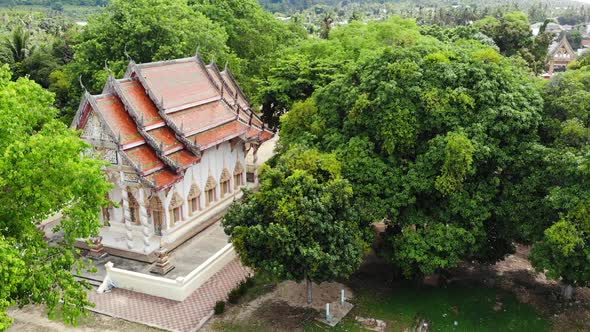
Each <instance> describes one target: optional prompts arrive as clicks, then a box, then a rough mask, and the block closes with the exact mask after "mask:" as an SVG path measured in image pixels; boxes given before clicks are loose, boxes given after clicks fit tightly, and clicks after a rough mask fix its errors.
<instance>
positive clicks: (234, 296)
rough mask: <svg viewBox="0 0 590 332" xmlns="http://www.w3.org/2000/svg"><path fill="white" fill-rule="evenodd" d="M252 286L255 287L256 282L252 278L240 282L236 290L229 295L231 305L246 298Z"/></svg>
mask: <svg viewBox="0 0 590 332" xmlns="http://www.w3.org/2000/svg"><path fill="white" fill-rule="evenodd" d="M252 286H254V280H253V279H252V277H248V278H246V280H244V281H242V282H240V284H239V285H238V286H236V288H234V289H232V290H231V291H230V292H229V294H227V302H229V303H231V304H236V303H238V301H239V299H240V298H241V297H242V296H244V295H245V294H246V292H247V291H248V289H249V288H251V287H252Z"/></svg>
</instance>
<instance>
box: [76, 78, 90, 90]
mask: <svg viewBox="0 0 590 332" xmlns="http://www.w3.org/2000/svg"><path fill="white" fill-rule="evenodd" d="M78 82H79V83H80V87H81V88H82V90H84V92H88V89H86V87H85V86H84V83H82V75H80V76H78Z"/></svg>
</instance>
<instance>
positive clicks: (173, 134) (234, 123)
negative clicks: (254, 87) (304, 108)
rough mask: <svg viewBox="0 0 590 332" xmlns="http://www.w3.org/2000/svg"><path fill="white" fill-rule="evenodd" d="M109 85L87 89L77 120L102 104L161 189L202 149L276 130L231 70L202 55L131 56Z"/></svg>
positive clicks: (139, 166) (138, 164)
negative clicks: (95, 92)
mask: <svg viewBox="0 0 590 332" xmlns="http://www.w3.org/2000/svg"><path fill="white" fill-rule="evenodd" d="M138 75H140V76H138ZM105 91H110V93H108V94H105V95H99V96H96V97H92V96H88V95H87V97H85V98H87V99H85V100H88V102H87V103H85V104H83V105H81V107H80V110H79V111H78V113H79V114H77V115H76V119H75V120H74V121H75V124H76V126H77V127H78V128H80V127H84V126H85V125H86V120H85V119H87V118H88V115H89V113H90V112H92V111H95V112H99V113H100V114H101V115H102V119H104V121H105V122H106V125H107V126H108V127H109V128H110V129H111V132H112V135H114V136H115V137H114V139H115V140H118V139H119V137H120V139H121V145H122V147H121V150H122V151H123V153H125V155H126V156H127V158H128V159H129V161H131V163H132V164H133V166H134V167H135V168H136V170H137V172H138V173H139V176H140V177H142V178H143V179H144V180H145V181H148V182H149V183H151V184H152V185H153V186H154V187H155V188H157V189H158V190H159V189H163V188H167V187H169V186H170V185H172V184H174V183H175V182H177V181H179V180H180V179H182V177H183V170H184V169H186V168H187V167H189V166H190V165H193V164H195V163H198V162H200V160H201V158H200V152H201V151H202V150H205V149H208V148H210V147H212V146H215V145H217V144H219V143H221V142H224V141H228V140H230V139H232V138H235V137H238V136H241V137H243V138H244V139H248V140H251V139H256V140H259V141H264V140H267V139H269V138H271V137H272V136H273V133H272V132H269V131H266V130H262V129H260V127H263V124H262V122H261V121H260V120H259V119H258V118H257V117H256V116H253V115H252V111H251V110H250V105H249V104H248V101H247V100H246V98H245V97H244V95H243V94H242V92H241V90H239V87H238V86H237V84H236V82H235V81H234V80H233V77H232V76H231V74H229V72H227V71H226V70H224V71H223V72H220V71H219V70H218V68H217V66H215V64H211V65H208V66H205V65H204V64H203V63H202V61H201V60H200V59H199V58H187V59H180V60H174V61H165V62H157V63H150V64H142V65H135V64H134V63H133V62H131V63H130V65H129V70H128V74H126V78H125V79H122V80H114V79H110V80H109V82H108V83H107V87H106V88H105ZM222 91H223V94H222ZM236 95H237V96H238V99H237V101H238V105H239V106H238V105H236V104H235V100H234V97H235V96H236ZM95 108H96V109H95ZM80 129H81V128H80ZM199 149H200V150H199Z"/></svg>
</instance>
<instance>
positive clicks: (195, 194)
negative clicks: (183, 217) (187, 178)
mask: <svg viewBox="0 0 590 332" xmlns="http://www.w3.org/2000/svg"><path fill="white" fill-rule="evenodd" d="M188 208H189V212H190V214H191V215H193V214H195V213H197V212H198V211H199V210H200V209H201V190H200V189H199V187H198V186H197V185H193V186H192V187H191V190H190V192H189V193H188Z"/></svg>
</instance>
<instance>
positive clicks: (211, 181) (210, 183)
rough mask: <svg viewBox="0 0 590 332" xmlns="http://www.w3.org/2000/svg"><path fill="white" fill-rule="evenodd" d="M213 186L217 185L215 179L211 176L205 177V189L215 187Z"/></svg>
mask: <svg viewBox="0 0 590 332" xmlns="http://www.w3.org/2000/svg"><path fill="white" fill-rule="evenodd" d="M215 187H217V182H215V179H214V178H213V177H212V176H209V178H207V185H205V190H211V189H215Z"/></svg>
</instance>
